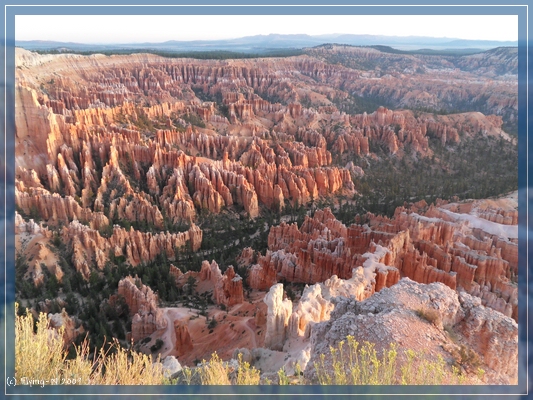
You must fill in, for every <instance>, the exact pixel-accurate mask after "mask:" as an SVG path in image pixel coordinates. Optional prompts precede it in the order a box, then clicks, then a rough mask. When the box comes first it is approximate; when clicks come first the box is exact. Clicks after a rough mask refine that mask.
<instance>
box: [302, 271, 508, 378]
mask: <svg viewBox="0 0 533 400" xmlns="http://www.w3.org/2000/svg"><path fill="white" fill-rule="evenodd" d="M335 303H336V304H335V309H334V311H333V312H332V313H331V317H330V319H329V320H327V321H325V322H321V323H318V324H315V325H313V327H312V329H311V343H312V350H311V360H310V362H309V363H308V368H307V369H306V371H305V375H306V376H307V377H308V378H310V379H314V378H313V377H314V374H315V373H316V372H315V371H314V368H311V367H310V366H313V362H316V361H317V360H319V358H320V355H321V354H324V355H325V356H326V362H325V364H326V368H327V365H329V364H328V362H330V361H331V360H330V357H331V356H330V352H329V347H330V346H333V347H335V346H337V345H338V344H339V342H340V341H342V340H345V339H346V337H347V336H348V335H351V336H353V337H354V339H355V341H357V342H358V343H363V342H364V341H370V342H371V343H374V344H375V347H376V350H377V352H378V354H381V352H382V351H383V350H385V349H387V348H388V346H389V344H390V343H396V344H398V345H400V350H399V356H398V360H399V361H400V363H402V362H404V360H405V358H404V355H403V353H402V352H403V350H402V349H411V350H414V351H415V352H422V351H423V352H424V353H425V355H426V357H428V358H429V359H436V357H437V356H439V355H440V356H442V357H443V358H444V359H445V360H449V359H450V358H453V357H454V353H455V352H457V351H458V350H457V348H458V347H459V346H458V344H456V343H454V342H453V341H452V340H451V339H450V338H449V336H447V335H446V334H445V333H444V331H443V327H444V326H446V327H447V329H448V330H453V331H454V332H455V335H456V336H457V337H456V339H455V340H456V341H458V343H459V344H461V343H462V344H463V345H465V346H467V348H470V349H471V350H473V351H474V352H476V353H477V354H479V356H480V358H481V361H482V365H483V366H482V368H483V369H485V371H486V373H487V375H488V376H489V377H490V380H491V381H493V382H499V383H507V384H513V383H514V382H516V380H517V376H518V375H517V374H518V368H517V366H518V362H517V355H518V345H517V344H518V326H517V324H516V322H514V321H513V320H512V319H511V318H509V317H506V316H504V315H502V314H501V313H498V312H496V311H494V310H491V309H489V308H485V307H483V306H482V305H481V302H480V301H479V299H478V300H477V301H476V300H475V299H474V298H473V297H472V296H470V295H468V294H466V293H464V292H460V293H457V292H456V291H454V290H452V289H450V288H448V287H447V286H446V285H443V284H442V283H432V284H430V285H423V284H418V283H416V282H413V281H411V280H410V279H408V278H405V279H402V280H401V281H400V282H399V283H398V284H396V285H394V286H392V287H390V288H387V289H383V290H382V291H380V292H379V293H377V294H375V295H374V296H371V297H370V298H368V299H366V300H364V301H362V302H356V301H355V300H350V299H347V298H344V297H339V298H337V299H336V301H335ZM419 310H433V312H434V313H435V315H436V319H435V320H434V321H433V322H430V321H427V320H425V319H423V318H421V317H419V316H418V315H419ZM483 335H484V336H483ZM481 336H483V338H481ZM496 337H498V339H496ZM502 360H509V362H507V361H505V366H503V365H502Z"/></svg>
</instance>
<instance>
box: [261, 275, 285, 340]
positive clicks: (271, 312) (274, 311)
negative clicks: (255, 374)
mask: <svg viewBox="0 0 533 400" xmlns="http://www.w3.org/2000/svg"><path fill="white" fill-rule="evenodd" d="M264 302H265V304H266V305H267V307H268V311H267V316H266V333H265V347H266V348H268V349H271V350H281V349H282V348H283V344H284V343H285V338H286V336H287V329H288V328H287V327H288V324H289V317H290V315H291V313H292V302H291V301H290V300H289V299H285V300H283V285H282V284H279V283H278V284H276V285H274V286H272V287H271V288H270V290H269V292H268V293H267V295H266V296H265V298H264Z"/></svg>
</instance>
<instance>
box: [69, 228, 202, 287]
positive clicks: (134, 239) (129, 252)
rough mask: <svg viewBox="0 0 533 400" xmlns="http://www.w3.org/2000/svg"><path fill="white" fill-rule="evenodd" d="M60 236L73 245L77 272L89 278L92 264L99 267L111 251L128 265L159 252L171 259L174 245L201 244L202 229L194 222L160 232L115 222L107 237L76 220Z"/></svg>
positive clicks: (103, 264) (194, 249)
mask: <svg viewBox="0 0 533 400" xmlns="http://www.w3.org/2000/svg"><path fill="white" fill-rule="evenodd" d="M62 237H63V240H64V242H65V243H67V244H68V245H70V246H71V247H72V249H73V255H72V262H73V264H74V267H75V268H76V270H77V271H78V272H81V273H82V274H83V275H84V277H85V278H86V279H88V277H89V275H90V271H91V267H93V266H94V265H96V266H97V267H98V268H100V269H102V268H103V267H104V266H105V263H106V261H107V259H108V254H109V252H110V251H112V252H113V254H114V256H115V257H120V256H124V257H126V260H127V261H128V262H129V263H130V264H131V265H138V264H139V263H141V262H147V261H151V260H154V259H155V258H156V257H158V256H159V255H160V254H161V253H165V255H166V256H167V257H168V258H169V259H171V260H173V259H174V258H175V249H176V248H180V247H183V246H185V245H186V244H187V243H190V246H191V248H192V250H193V251H196V250H198V249H199V248H200V246H201V242H202V231H201V229H200V228H198V227H197V226H196V225H194V224H193V225H192V226H191V228H190V229H189V230H188V231H186V232H182V233H173V234H171V233H168V232H164V233H163V232H161V233H157V234H152V233H145V232H140V231H136V230H134V229H133V228H131V229H130V230H129V231H128V230H126V229H124V228H121V227H119V226H117V225H115V226H114V227H113V233H112V234H111V235H110V236H109V238H105V237H103V236H101V235H100V233H99V232H98V231H95V230H93V229H91V228H89V227H87V226H85V225H83V224H81V223H79V222H78V221H73V222H71V223H70V224H69V225H68V226H66V227H64V228H63V232H62Z"/></svg>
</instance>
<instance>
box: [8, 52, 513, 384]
mask: <svg viewBox="0 0 533 400" xmlns="http://www.w3.org/2000/svg"><path fill="white" fill-rule="evenodd" d="M516 60H517V54H516V53H515V52H513V51H512V49H496V50H490V51H488V52H484V53H480V54H475V55H470V56H461V57H458V56H455V57H452V56H438V55H435V56H430V55H406V54H392V53H387V52H384V51H380V50H377V49H375V48H362V47H351V46H340V45H327V46H319V47H317V48H313V49H307V50H306V52H305V54H303V55H299V56H294V57H284V58H283V57H280V58H274V57H273V58H267V57H265V58H253V59H238V60H232V59H225V60H199V59H192V58H187V59H184V58H164V57H161V56H157V55H153V54H131V55H111V56H104V55H99V54H94V55H90V56H82V55H74V54H59V55H39V54H37V53H32V52H29V51H27V50H24V49H20V48H17V49H16V67H17V68H16V86H15V103H16V104H15V125H16V132H15V135H14V140H15V159H16V168H15V199H14V201H15V206H16V214H15V226H16V232H15V233H16V242H17V271H16V274H17V296H18V299H19V301H21V302H22V303H23V304H24V306H25V307H27V308H28V309H31V310H32V311H33V312H34V313H36V312H37V311H45V312H47V313H49V315H50V316H49V318H50V321H51V325H52V327H55V328H59V327H61V326H64V327H65V331H64V340H65V343H66V345H68V344H70V343H71V342H75V341H76V340H80V338H81V336H82V333H84V332H89V334H91V335H93V336H91V339H92V340H94V339H99V338H100V337H101V336H103V334H104V333H105V334H107V335H111V336H112V337H117V338H118V340H121V341H122V342H124V343H128V342H130V341H133V343H134V348H135V349H136V350H139V351H142V352H145V353H146V354H151V355H153V356H154V359H155V357H157V356H161V359H164V358H165V357H169V358H168V360H170V361H168V362H169V363H170V362H174V361H175V359H178V360H179V364H180V365H181V366H187V367H192V368H194V367H196V366H197V365H198V364H199V363H200V362H202V361H203V360H206V359H209V357H210V356H211V354H213V353H214V352H217V354H218V355H219V356H220V357H221V358H222V359H223V360H231V359H235V358H236V357H237V356H238V355H239V354H241V356H242V357H244V358H245V359H246V360H248V362H249V363H250V364H251V365H254V366H256V367H257V368H258V369H260V370H261V373H262V376H263V378H262V379H269V377H270V378H272V377H276V376H277V375H276V373H277V371H278V370H279V369H280V368H283V369H284V371H285V372H286V373H288V374H296V373H297V372H296V371H297V368H299V369H300V371H302V376H304V377H305V379H307V380H308V382H310V383H316V382H317V376H316V371H315V369H314V364H315V363H316V362H318V360H319V358H318V357H319V354H324V353H327V350H328V349H329V346H336V345H338V344H339V342H341V341H342V340H344V339H345V338H346V337H347V335H354V336H355V337H356V339H357V340H358V341H371V342H373V343H375V344H376V347H377V348H378V350H379V351H380V352H383V351H384V349H385V348H387V346H388V345H389V344H390V343H397V344H400V345H401V346H402V347H403V348H404V349H413V350H415V351H418V352H426V354H427V355H428V357H433V358H435V357H437V356H438V355H440V356H442V357H443V358H444V359H445V360H446V362H447V365H448V366H449V367H450V368H449V369H450V370H451V365H455V364H457V363H459V364H461V368H462V370H461V371H462V372H461V373H462V374H463V375H464V376H466V377H467V382H469V383H476V384H515V383H516V382H517V379H518V366H517V363H518V361H517V360H518V345H517V343H518V325H517V324H518V319H519V316H518V276H519V274H520V273H521V268H520V265H519V260H518V254H519V253H518V192H517V191H516V189H517V183H516V184H515V181H513V180H512V179H507V177H508V176H511V177H512V176H513V173H514V170H513V165H515V164H516V160H515V161H513V160H511V161H510V163H511V164H510V167H509V166H508V165H507V164H505V165H502V166H501V167H500V166H499V165H496V168H500V170H501V174H498V177H494V180H496V178H497V179H499V181H498V184H496V183H494V180H492V177H491V176H490V175H489V173H488V172H487V171H489V169H488V168H489V167H491V166H490V165H489V164H490V163H489V162H486V163H481V164H479V165H471V164H469V163H472V160H468V159H467V160H461V159H460V155H458V154H462V153H461V151H462V150H463V149H465V148H467V146H472V143H473V144H474V146H475V145H476V143H477V145H478V146H479V147H484V148H487V149H488V150H490V151H491V152H493V153H491V154H493V155H494V160H499V159H497V158H496V156H497V155H498V154H500V155H503V156H502V157H503V158H507V157H506V154H511V155H514V156H516V155H517V142H518V140H517V137H516V135H515V134H513V133H512V132H510V131H509V129H508V127H510V126H514V125H513V124H516V119H517V113H518V106H517V61H516ZM514 61H516V62H514ZM378 103H379V104H378ZM374 104H375V106H373V105H374ZM362 108H365V110H362ZM366 108H369V109H368V110H366ZM481 140H482V141H483V142H480V141H481ZM481 143H484V144H481ZM485 144H486V145H485ZM468 149H471V147H468ZM454 157H455V159H454ZM457 158H459V160H457ZM391 160H392V161H391ZM450 160H455V161H454V162H452V161H450ZM387 162H391V163H392V162H394V163H396V164H386V163H387ZM422 162H425V163H426V164H424V165H425V166H426V167H425V170H427V172H428V173H430V174H434V175H431V176H434V177H435V180H439V179H440V178H438V177H439V176H444V177H446V179H448V177H450V178H449V179H455V181H453V183H454V185H456V186H453V185H448V186H446V185H447V183H448V182H446V181H444V180H443V182H442V191H443V192H444V189H445V188H448V187H452V189H449V190H452V191H453V190H455V189H453V188H456V187H457V188H459V187H460V188H462V189H461V190H459V189H457V190H456V193H455V192H454V193H453V196H446V197H444V194H447V193H448V192H446V193H444V194H443V195H442V196H443V197H444V199H441V198H438V195H439V193H425V194H424V196H414V195H410V196H408V197H405V198H403V199H397V197H398V195H397V194H396V193H397V191H398V190H399V189H398V187H400V186H402V189H403V190H406V191H407V192H409V190H410V188H409V187H407V188H406V187H405V185H406V183H405V182H406V181H401V182H391V179H390V177H389V180H388V181H387V180H384V179H383V180H380V179H381V178H380V176H378V175H375V174H374V172H375V170H377V169H378V168H380V170H382V171H385V172H386V171H387V169H388V168H390V169H393V168H394V169H395V171H396V172H397V173H399V174H404V175H406V176H409V175H412V174H415V173H419V172H417V169H420V168H421V167H420V165H421V164H420V163H422ZM512 162H514V163H515V164H512ZM390 165H392V166H393V167H390ZM458 165H459V166H460V167H461V168H463V167H464V168H470V169H471V170H472V171H474V170H475V171H479V173H480V174H482V175H483V176H484V179H485V180H484V181H483V182H481V183H480V184H479V185H480V186H479V187H477V186H476V188H475V189H471V188H470V189H469V181H465V179H469V178H468V174H464V173H463V169H461V168H459V167H458ZM516 168H517V167H516ZM437 174H441V175H437ZM515 175H516V174H515ZM376 176H377V177H378V178H379V179H377V178H376ZM514 178H516V176H514ZM372 179H374V180H372ZM471 179H472V180H473V179H474V178H471ZM475 180H476V181H478V179H477V175H476V178H475ZM501 182H504V183H505V185H503V184H501ZM500 184H501V185H500ZM506 185H507V186H506ZM393 186H394V187H397V188H396V189H394V188H393ZM502 188H505V189H509V190H505V192H504V191H503V189H502ZM418 189H419V188H417V190H418ZM510 189H512V190H510ZM393 190H397V191H396V192H394V196H396V197H395V203H394V204H393V203H392V202H391V203H390V204H385V203H387V201H388V200H387V199H389V197H387V196H392V195H391V194H390V193H391V192H392V191H393ZM447 190H448V189H447ZM368 193H373V195H374V197H372V199H371V201H368V200H367V201H366V202H365V196H367V194H368ZM417 193H418V192H417ZM487 193H488V194H490V196H480V195H479V194H487ZM382 194H383V195H382ZM400 200H401V202H400ZM426 200H427V201H426ZM370 203H375V204H370ZM380 205H385V206H387V207H389V208H390V209H391V210H392V212H390V213H388V214H386V213H377V212H372V211H371V210H374V209H372V208H370V207H376V206H380ZM344 210H348V211H349V213H347V214H343V212H344ZM65 309H68V312H67V311H66V310H65ZM429 309H431V310H434V311H435V312H436V313H437V317H436V322H434V323H429V322H428V321H427V320H425V319H424V318H423V317H422V316H421V314H420V312H421V311H420V310H426V311H427V310H429ZM96 321H99V322H98V323H97V322H96ZM100 321H101V322H100ZM409 327H411V328H409ZM491 327H492V328H491ZM428 338H432V339H428ZM478 338H482V339H481V341H480V340H478ZM465 348H466V349H469V350H468V351H471V352H473V353H472V354H475V356H476V360H479V363H478V365H477V367H479V368H482V369H483V370H484V371H485V374H484V376H483V378H480V377H478V376H477V374H476V370H475V368H474V366H473V365H470V364H468V363H467V362H466V361H465V360H464V359H463V358H464V357H463V358H461V356H460V353H461V351H463V349H465ZM469 354H470V353H469ZM172 357H175V359H172ZM402 357H403V356H402ZM400 358H401V357H400ZM502 359H505V360H507V361H508V362H507V363H502V362H501V360H502ZM401 360H403V361H404V358H401ZM326 361H327V362H331V360H326ZM403 361H402V362H403Z"/></svg>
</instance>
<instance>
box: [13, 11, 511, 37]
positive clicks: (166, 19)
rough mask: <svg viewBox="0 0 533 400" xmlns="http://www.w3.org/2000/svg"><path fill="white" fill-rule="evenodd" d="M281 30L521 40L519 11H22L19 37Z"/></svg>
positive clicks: (249, 33)
mask: <svg viewBox="0 0 533 400" xmlns="http://www.w3.org/2000/svg"><path fill="white" fill-rule="evenodd" d="M270 33H279V34H302V33H304V34H308V35H322V34H333V33H341V34H368V35H386V36H430V37H447V38H457V39H472V40H499V41H507V40H512V41H516V40H518V16H516V15H364V16H363V15H224V16H220V15H186V16H184V15H140V16H139V15H17V16H16V17H15V38H16V40H52V41H62V42H76V43H93V44H106V43H142V42H164V41H167V40H210V39H233V38H239V37H243V36H252V35H260V34H262V35H268V34H270Z"/></svg>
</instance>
